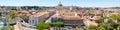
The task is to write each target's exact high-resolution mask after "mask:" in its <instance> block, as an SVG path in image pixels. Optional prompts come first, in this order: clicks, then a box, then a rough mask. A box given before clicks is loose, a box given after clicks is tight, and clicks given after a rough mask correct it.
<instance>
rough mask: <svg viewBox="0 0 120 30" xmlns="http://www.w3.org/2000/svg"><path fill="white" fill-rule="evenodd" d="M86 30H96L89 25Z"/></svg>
mask: <svg viewBox="0 0 120 30" xmlns="http://www.w3.org/2000/svg"><path fill="white" fill-rule="evenodd" d="M86 30H97V27H96V26H93V25H90V26H89V27H87V28H86Z"/></svg>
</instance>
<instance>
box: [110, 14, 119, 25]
mask: <svg viewBox="0 0 120 30" xmlns="http://www.w3.org/2000/svg"><path fill="white" fill-rule="evenodd" d="M109 18H112V19H113V20H114V21H115V22H116V23H117V21H118V20H119V19H120V15H111V16H110V17H109Z"/></svg>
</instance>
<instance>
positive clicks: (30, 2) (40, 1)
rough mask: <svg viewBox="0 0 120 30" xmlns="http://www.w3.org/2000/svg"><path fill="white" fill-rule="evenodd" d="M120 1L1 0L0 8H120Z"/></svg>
mask: <svg viewBox="0 0 120 30" xmlns="http://www.w3.org/2000/svg"><path fill="white" fill-rule="evenodd" d="M119 1H120V0H0V6H56V5H58V4H59V2H61V3H62V4H63V5H64V6H79V7H120V4H119V3H120V2H119Z"/></svg>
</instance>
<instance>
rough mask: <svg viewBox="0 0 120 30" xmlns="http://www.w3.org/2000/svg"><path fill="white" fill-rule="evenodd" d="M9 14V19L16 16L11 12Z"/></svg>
mask: <svg viewBox="0 0 120 30" xmlns="http://www.w3.org/2000/svg"><path fill="white" fill-rule="evenodd" d="M9 14H10V18H15V17H16V16H17V15H16V13H15V12H13V11H10V13H9Z"/></svg>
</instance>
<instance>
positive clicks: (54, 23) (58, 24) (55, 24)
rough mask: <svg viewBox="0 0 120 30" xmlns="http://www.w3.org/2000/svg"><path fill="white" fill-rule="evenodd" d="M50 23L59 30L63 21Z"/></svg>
mask: <svg viewBox="0 0 120 30" xmlns="http://www.w3.org/2000/svg"><path fill="white" fill-rule="evenodd" d="M52 25H54V26H55V27H58V28H57V29H58V30H60V27H61V25H64V22H53V23H52Z"/></svg>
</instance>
